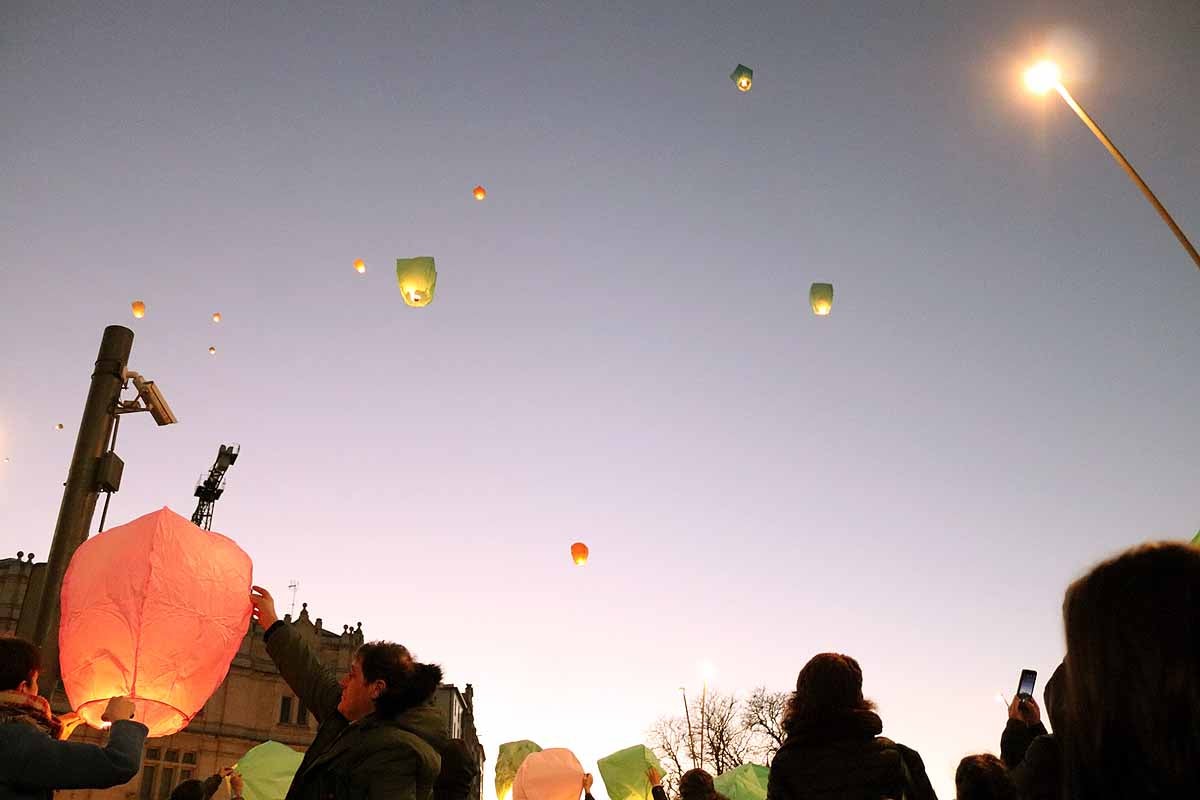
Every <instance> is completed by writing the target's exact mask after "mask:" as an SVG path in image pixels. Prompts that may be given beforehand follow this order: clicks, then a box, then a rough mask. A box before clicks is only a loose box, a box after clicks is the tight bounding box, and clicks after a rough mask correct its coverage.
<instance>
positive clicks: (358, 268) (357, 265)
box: [354, 258, 367, 275]
mask: <svg viewBox="0 0 1200 800" xmlns="http://www.w3.org/2000/svg"><path fill="white" fill-rule="evenodd" d="M354 271H355V272H357V273H358V274H359V275H362V274H363V273H364V272H366V271H367V262H365V261H363V260H362V259H361V258H356V259H354Z"/></svg>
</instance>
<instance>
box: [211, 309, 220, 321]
mask: <svg viewBox="0 0 1200 800" xmlns="http://www.w3.org/2000/svg"><path fill="white" fill-rule="evenodd" d="M212 319H213V322H220V321H221V312H220V311H214V312H213V317H212Z"/></svg>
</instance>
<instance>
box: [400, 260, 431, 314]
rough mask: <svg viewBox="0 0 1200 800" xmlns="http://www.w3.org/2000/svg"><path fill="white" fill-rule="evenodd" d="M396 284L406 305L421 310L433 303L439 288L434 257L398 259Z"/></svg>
mask: <svg viewBox="0 0 1200 800" xmlns="http://www.w3.org/2000/svg"><path fill="white" fill-rule="evenodd" d="M396 283H397V284H398V285H399V286H400V294H401V295H402V296H403V297H404V302H405V304H406V305H410V306H413V307H414V308H421V307H422V306H427V305H429V304H430V303H431V302H433V290H434V287H436V286H437V267H435V266H434V264H433V256H418V257H416V258H397V259H396Z"/></svg>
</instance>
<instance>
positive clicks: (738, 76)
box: [729, 64, 754, 92]
mask: <svg viewBox="0 0 1200 800" xmlns="http://www.w3.org/2000/svg"><path fill="white" fill-rule="evenodd" d="M729 79H730V80H732V81H733V82H734V83H735V84H737V88H738V91H739V92H748V91H750V89H751V88H752V87H753V86H754V70H752V69H750V68H749V67H747V66H746V65H745V64H738V65H737V69H735V70H734V71H733V73H732V74H731V75H730V76H729Z"/></svg>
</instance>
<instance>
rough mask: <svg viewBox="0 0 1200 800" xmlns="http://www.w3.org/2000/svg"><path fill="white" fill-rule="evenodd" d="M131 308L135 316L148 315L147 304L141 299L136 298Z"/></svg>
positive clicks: (138, 317) (137, 317) (135, 317)
mask: <svg viewBox="0 0 1200 800" xmlns="http://www.w3.org/2000/svg"><path fill="white" fill-rule="evenodd" d="M130 308H132V309H133V318H134V319H141V318H142V317H144V316H146V304H145V303H143V302H142V301H141V300H134V301H133V303H132V305H131V306H130Z"/></svg>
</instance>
